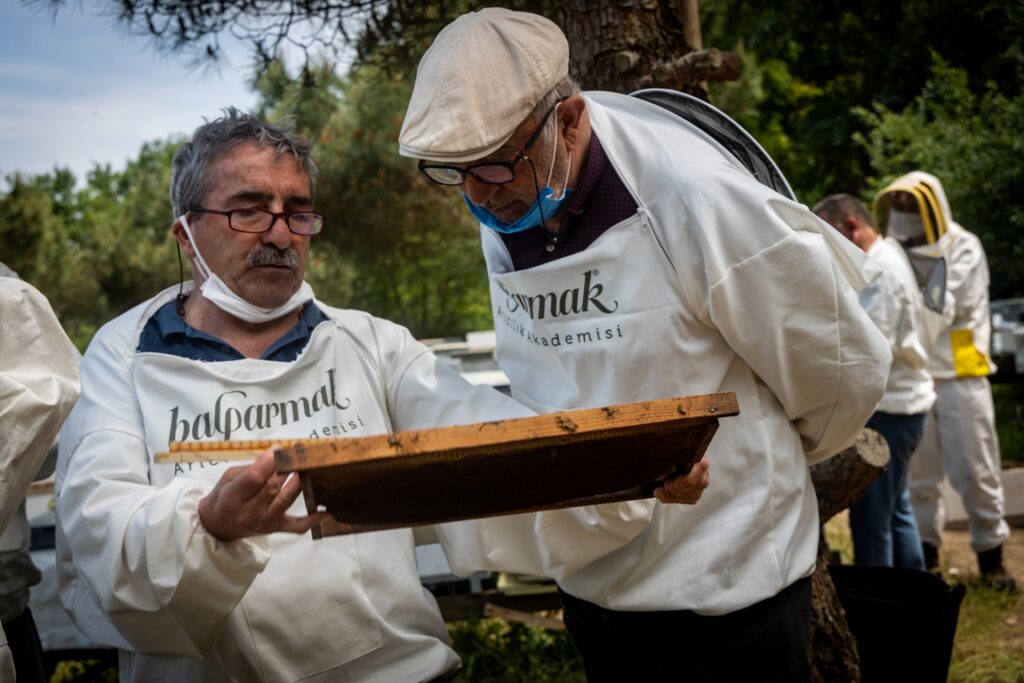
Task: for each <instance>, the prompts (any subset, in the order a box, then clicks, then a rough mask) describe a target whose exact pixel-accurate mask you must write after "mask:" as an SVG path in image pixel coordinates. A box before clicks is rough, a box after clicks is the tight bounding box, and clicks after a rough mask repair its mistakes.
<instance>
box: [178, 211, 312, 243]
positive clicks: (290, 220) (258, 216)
mask: <svg viewBox="0 0 1024 683" xmlns="http://www.w3.org/2000/svg"><path fill="white" fill-rule="evenodd" d="M189 211H191V212H192V213H214V214H217V215H218V216H227V218H228V227H229V228H231V229H232V230H234V231H236V232H267V231H268V230H270V229H271V228H273V227H274V222H275V221H276V220H277V219H279V218H280V219H281V220H283V221H284V224H285V225H287V226H288V229H289V230H290V231H292V232H293V233H294V234H296V235H304V236H308V235H316V234H318V233H319V232H320V231H321V230H323V229H324V223H326V222H327V217H326V216H324V215H323V214H321V213H315V212H313V211H294V212H293V211H281V212H280V213H275V212H273V211H267V210H266V209H257V208H245V209H229V210H227V211H221V210H219V209H204V208H202V207H199V206H193V207H192V208H190V209H189Z"/></svg>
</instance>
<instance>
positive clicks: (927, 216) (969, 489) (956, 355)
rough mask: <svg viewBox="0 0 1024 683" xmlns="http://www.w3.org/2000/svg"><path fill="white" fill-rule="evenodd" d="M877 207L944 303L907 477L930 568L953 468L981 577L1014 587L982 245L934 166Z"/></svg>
mask: <svg viewBox="0 0 1024 683" xmlns="http://www.w3.org/2000/svg"><path fill="white" fill-rule="evenodd" d="M874 211H875V215H876V221H877V223H878V226H879V229H880V230H881V231H882V232H883V234H887V235H889V236H891V237H893V238H895V239H896V240H897V241H899V242H900V243H901V244H902V245H903V247H904V248H905V249H906V250H907V252H908V255H909V256H910V258H911V263H912V264H913V265H914V267H915V270H916V271H917V273H918V278H919V282H920V284H921V285H922V287H923V288H924V292H925V297H926V300H927V299H930V300H931V301H932V302H933V306H932V307H933V308H935V309H938V310H939V311H940V312H941V314H940V315H930V316H927V319H928V320H930V321H932V326H933V329H932V342H931V343H932V348H931V350H930V353H929V363H928V370H929V371H930V372H931V374H932V377H933V378H934V380H935V390H936V393H937V395H938V398H937V399H936V401H935V405H934V406H933V407H932V409H931V411H930V412H929V415H928V419H927V422H926V427H925V434H924V438H923V439H922V440H921V443H920V445H919V446H918V448H917V450H916V451H915V453H914V455H913V456H912V458H911V474H910V482H909V486H908V488H909V490H910V497H911V504H912V505H913V508H914V515H915V517H916V518H917V525H918V529H919V531H920V534H921V540H922V544H923V548H924V555H925V563H926V565H928V566H929V567H930V568H935V567H937V566H938V564H939V558H938V548H939V546H940V545H941V544H942V528H943V524H944V517H945V511H944V510H943V507H942V498H941V495H940V493H939V488H938V487H939V483H940V482H941V481H942V479H943V478H944V476H947V475H948V477H949V480H950V483H951V484H952V486H953V488H954V489H955V490H956V491H957V493H959V494H960V496H961V498H962V499H963V503H964V508H965V510H966V511H967V524H968V529H969V530H970V534H971V548H973V549H974V552H975V553H976V554H977V557H978V568H979V571H980V573H981V576H982V578H983V579H984V580H985V581H987V582H989V583H990V584H991V585H993V586H995V587H997V588H1000V589H1005V590H1015V589H1016V583H1015V581H1014V579H1013V578H1012V577H1011V576H1010V575H1009V574H1008V573H1007V572H1006V568H1005V567H1004V566H1003V559H1002V547H1003V542H1004V541H1005V540H1006V538H1007V537H1008V536H1009V534H1010V529H1009V527H1008V526H1007V524H1006V520H1004V519H1003V487H1002V482H1001V478H1000V457H999V443H998V439H997V437H996V431H995V411H994V407H993V404H992V387H991V385H990V384H989V381H988V376H989V375H991V374H992V373H993V372H995V365H994V364H993V363H992V360H991V359H990V358H989V342H990V339H991V336H992V322H991V319H990V314H989V299H988V287H989V273H988V260H987V259H986V257H985V250H984V248H983V247H982V244H981V240H979V239H978V237H977V236H976V235H974V234H973V233H971V232H969V231H967V230H965V229H964V228H963V227H962V226H960V225H959V224H958V223H957V222H956V221H954V220H953V213H952V211H950V208H949V202H948V200H947V199H946V193H945V190H943V187H942V183H941V182H939V179H938V178H936V177H935V176H933V175H930V174H928V173H923V172H921V171H914V172H913V173H908V174H906V175H903V176H900V177H899V178H896V180H894V181H893V182H892V183H890V184H889V185H888V186H887V187H886V188H884V189H883V190H882V191H881V192H879V193H878V195H877V196H876V197H875V201H874ZM943 290H944V293H943ZM940 301H941V302H942V303H941V305H937V306H936V305H935V303H938V302H940Z"/></svg>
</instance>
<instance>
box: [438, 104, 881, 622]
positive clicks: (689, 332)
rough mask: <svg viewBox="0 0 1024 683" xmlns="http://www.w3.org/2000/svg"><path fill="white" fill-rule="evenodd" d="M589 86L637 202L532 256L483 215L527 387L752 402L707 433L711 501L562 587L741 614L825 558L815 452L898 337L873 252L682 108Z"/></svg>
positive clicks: (533, 398)
mask: <svg viewBox="0 0 1024 683" xmlns="http://www.w3.org/2000/svg"><path fill="white" fill-rule="evenodd" d="M586 102H587V109H588V111H589V114H590V119H591V122H592V127H593V132H594V134H596V135H597V137H598V139H599V140H600V142H601V144H602V146H603V147H604V149H605V151H606V153H607V155H608V158H609V161H610V163H611V165H612V166H613V167H614V169H615V171H616V172H617V173H618V175H619V177H620V178H621V179H622V180H623V182H624V183H625V185H626V187H627V188H628V190H629V191H630V193H631V194H632V195H633V197H634V199H635V200H636V202H637V204H638V206H639V210H638V213H637V214H636V215H635V216H633V217H632V218H629V219H627V220H625V221H623V222H622V223H620V224H618V225H617V226H614V227H612V228H611V229H609V230H608V231H607V232H605V233H604V234H603V235H602V236H601V237H600V238H599V239H598V240H596V241H595V242H594V243H593V244H592V245H590V247H588V248H587V249H586V250H585V251H583V252H580V253H577V254H572V255H570V256H566V257H564V258H561V259H558V260H556V261H553V262H550V263H547V264H544V265H540V266H537V267H534V268H530V269H528V270H523V271H514V270H513V268H512V263H511V259H510V258H509V255H508V252H507V250H506V249H505V247H504V244H503V243H502V242H501V240H500V239H499V238H498V237H497V236H495V235H493V234H492V233H491V232H490V231H489V230H487V229H483V230H482V234H483V241H484V253H485V257H486V259H487V265H488V270H489V271H490V273H491V303H492V307H493V314H494V320H495V327H496V330H497V335H498V340H497V342H498V359H499V362H500V363H501V366H502V369H503V370H504V371H505V372H506V374H507V375H508V376H509V379H510V381H511V387H512V392H513V396H515V397H516V398H518V399H519V400H521V401H523V402H524V403H526V404H527V405H529V406H530V407H532V408H534V409H535V410H537V411H540V412H549V411H553V410H560V409H567V408H581V407H596V406H601V405H607V404H609V403H621V402H629V401H639V400H651V399H657V398H667V397H671V396H678V395H694V394H706V393H714V392H720V391H733V392H735V393H736V395H737V398H738V401H739V406H740V415H739V416H738V417H735V418H727V419H724V420H722V422H721V425H720V427H719V430H718V432H717V434H716V435H715V437H714V439H713V440H712V442H711V445H710V447H709V448H708V452H707V458H708V461H709V463H710V466H711V472H712V485H711V487H710V488H709V489H708V490H707V491H705V493H704V496H703V498H702V499H701V501H700V502H699V503H698V504H697V505H694V506H666V505H661V504H655V507H654V512H653V517H652V520H651V523H650V524H649V525H647V526H646V527H645V528H644V529H643V531H642V532H641V533H639V534H637V535H636V536H635V537H634V538H633V539H632V540H629V542H628V543H626V545H625V546H624V547H623V548H622V549H621V550H617V551H613V552H611V553H609V554H607V555H605V556H603V557H601V558H599V559H597V560H595V561H594V562H591V563H590V564H588V565H587V566H585V567H582V568H581V569H579V570H577V571H573V572H569V573H568V574H566V575H564V576H563V577H561V578H560V582H559V583H560V585H561V586H562V588H563V589H565V590H566V591H568V592H569V593H571V594H572V595H575V596H577V597H580V598H583V599H585V600H589V601H591V602H594V603H597V604H599V605H602V606H604V607H608V608H612V609H621V610H667V609H692V610H697V611H700V612H703V613H708V614H721V613H727V612H732V611H735V610H737V609H741V608H743V607H746V606H748V605H751V604H753V603H755V602H758V601H760V600H762V599H765V598H767V597H769V596H772V595H775V594H776V593H777V592H778V591H779V590H781V589H782V588H783V587H785V586H788V585H790V584H791V583H792V582H794V581H795V580H797V579H799V578H800V577H803V576H807V575H808V574H810V572H811V571H812V570H813V566H814V561H815V553H816V550H817V539H818V517H817V505H816V501H815V496H814V492H813V490H812V487H811V484H810V476H809V470H808V464H809V463H813V462H816V461H818V460H821V459H823V458H826V457H828V456H830V455H832V454H834V453H836V452H837V451H839V450H841V449H842V448H844V447H845V446H847V445H849V444H850V443H852V441H853V440H854V439H855V437H856V435H857V433H858V432H859V430H860V428H861V427H862V426H863V425H864V423H865V422H866V421H867V419H868V417H869V416H870V415H871V413H872V412H873V411H874V409H875V406H876V405H877V403H878V401H879V399H880V398H881V396H882V393H883V389H884V387H885V379H886V376H887V374H888V370H889V365H890V363H891V353H890V351H889V348H888V344H886V342H885V339H884V338H883V337H882V335H881V334H880V333H879V332H878V330H877V329H876V328H875V326H874V325H873V324H872V322H871V320H870V319H869V318H868V317H867V315H866V314H865V313H864V311H863V310H862V309H861V307H860V305H859V303H858V301H857V294H856V291H855V288H857V289H859V288H861V287H863V286H864V285H865V284H866V283H867V279H866V278H865V276H864V268H865V265H864V264H865V260H866V257H865V256H864V254H863V252H861V251H860V250H859V249H856V248H855V247H854V246H853V245H852V244H850V243H849V242H848V241H846V240H845V239H844V238H843V237H842V236H841V235H839V234H838V233H836V232H835V231H834V230H832V229H831V228H830V227H828V226H827V225H825V224H824V223H823V222H821V221H820V220H819V219H817V218H816V217H815V216H814V215H813V214H811V212H810V211H808V210H807V208H806V207H804V206H801V205H799V204H797V203H795V202H793V201H790V200H788V199H786V198H784V197H782V196H780V195H778V194H776V193H775V192H773V191H771V190H769V189H767V188H765V187H763V186H762V185H760V184H759V183H758V182H757V181H756V180H755V179H754V178H753V177H752V176H751V175H750V174H749V173H748V172H747V171H746V169H744V168H743V167H742V166H741V165H740V164H739V163H738V162H736V161H735V160H734V159H733V158H732V157H731V156H730V155H729V154H728V152H726V151H725V150H724V149H722V148H721V147H719V146H718V145H717V144H716V143H714V142H713V141H711V140H710V139H709V138H707V136H705V135H704V134H703V133H701V132H700V131H698V130H697V129H695V128H693V127H692V126H690V125H689V124H687V123H685V122H682V121H680V119H679V118H677V117H675V116H674V115H673V114H670V113H669V112H666V111H664V110H662V109H661V108H660V107H657V106H655V105H652V104H649V103H646V102H643V101H640V100H638V99H636V98H630V97H625V96H621V95H614V94H609V93H588V94H587V99H586ZM851 285H852V286H851ZM477 559H480V558H477ZM484 559H486V558H484ZM449 560H450V561H451V562H453V564H455V565H458V563H459V557H458V554H455V555H454V556H450V557H449ZM465 568H466V567H463V569H465Z"/></svg>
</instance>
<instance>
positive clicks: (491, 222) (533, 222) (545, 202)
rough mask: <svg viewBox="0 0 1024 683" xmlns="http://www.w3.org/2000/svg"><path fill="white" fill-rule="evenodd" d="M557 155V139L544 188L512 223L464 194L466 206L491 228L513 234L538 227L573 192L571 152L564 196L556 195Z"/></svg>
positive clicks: (564, 181)
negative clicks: (553, 178) (554, 185)
mask: <svg viewBox="0 0 1024 683" xmlns="http://www.w3.org/2000/svg"><path fill="white" fill-rule="evenodd" d="M557 155H558V144H557V139H556V144H555V145H553V147H552V150H551V170H549V171H548V180H547V182H546V183H545V184H544V189H542V190H541V191H540V194H539V195H538V196H537V199H536V201H534V202H533V204H531V205H530V208H529V209H527V210H526V213H524V214H523V215H522V216H520V217H519V218H517V219H516V220H514V221H512V222H511V223H502V222H501V221H500V220H498V217H497V216H495V215H494V214H493V213H491V212H490V211H488V210H487V209H485V208H483V207H482V206H477V205H476V204H474V203H473V202H471V201H470V200H469V197H467V196H466V195H462V199H463V201H465V202H466V206H468V207H469V210H470V212H471V213H472V214H473V217H474V218H476V219H477V220H478V221H480V222H481V223H482V224H483V225H486V226H487V227H488V228H490V229H491V230H496V231H497V232H500V233H504V234H506V235H511V234H512V233H516V232H522V231H523V230H529V229H530V228H536V227H537V226H538V225H540V224H541V218H542V217H543V218H544V219H545V220H547V219H548V218H550V217H551V216H554V215H555V213H556V212H557V211H558V207H559V206H561V204H562V202H564V201H565V200H566V198H567V197H568V196H569V195H571V194H572V190H570V189H569V188H567V187H566V184H567V183H568V182H569V169H570V168H572V152H569V165H568V166H567V167H566V169H565V179H564V180H563V181H562V187H563V188H564V189H563V190H562V196H561V197H555V190H554V188H552V187H551V174H552V173H554V172H555V158H556V157H557Z"/></svg>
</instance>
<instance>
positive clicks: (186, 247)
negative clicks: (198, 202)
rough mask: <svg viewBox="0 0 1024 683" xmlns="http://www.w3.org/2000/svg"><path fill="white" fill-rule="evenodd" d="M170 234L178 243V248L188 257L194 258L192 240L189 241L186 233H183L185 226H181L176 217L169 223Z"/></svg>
mask: <svg viewBox="0 0 1024 683" xmlns="http://www.w3.org/2000/svg"><path fill="white" fill-rule="evenodd" d="M171 234H172V235H174V239H175V241H176V242H177V243H178V248H179V249H181V251H182V252H183V253H184V254H185V256H187V257H189V258H190V259H193V258H195V256H196V254H195V250H194V249H193V248H192V242H191V241H189V239H188V235H186V234H185V228H183V227H182V226H181V221H180V220H179V219H177V218H175V219H174V222H173V223H171Z"/></svg>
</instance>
